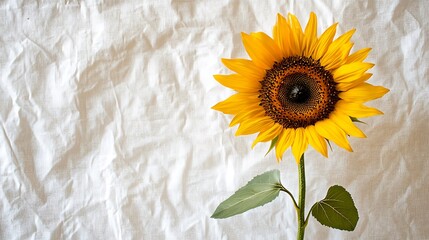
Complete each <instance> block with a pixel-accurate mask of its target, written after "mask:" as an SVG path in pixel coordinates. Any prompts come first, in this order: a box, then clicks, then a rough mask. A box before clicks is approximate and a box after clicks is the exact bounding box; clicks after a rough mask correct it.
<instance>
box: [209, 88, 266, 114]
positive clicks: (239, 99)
mask: <svg viewBox="0 0 429 240" xmlns="http://www.w3.org/2000/svg"><path fill="white" fill-rule="evenodd" d="M249 106H255V107H257V106H259V98H258V95H256V94H249V93H236V94H234V95H232V96H230V97H229V98H227V99H226V100H224V101H221V102H219V103H217V104H216V105H214V106H213V107H212V109H214V110H217V111H220V112H223V113H224V114H237V113H239V112H240V111H241V110H243V108H246V107H249Z"/></svg>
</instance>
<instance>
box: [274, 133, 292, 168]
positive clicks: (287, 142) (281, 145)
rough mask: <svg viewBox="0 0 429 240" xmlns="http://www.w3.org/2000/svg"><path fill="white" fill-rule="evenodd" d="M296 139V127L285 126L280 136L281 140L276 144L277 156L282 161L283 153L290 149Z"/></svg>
mask: <svg viewBox="0 0 429 240" xmlns="http://www.w3.org/2000/svg"><path fill="white" fill-rule="evenodd" d="M294 139H295V129H293V128H285V129H283V131H282V133H281V134H280V136H279V140H278V141H277V144H276V158H277V161H279V162H280V160H281V159H282V156H283V153H284V152H285V151H286V149H288V148H289V147H290V146H291V145H292V143H293V141H294Z"/></svg>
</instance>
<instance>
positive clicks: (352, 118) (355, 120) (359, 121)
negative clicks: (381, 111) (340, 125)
mask: <svg viewBox="0 0 429 240" xmlns="http://www.w3.org/2000/svg"><path fill="white" fill-rule="evenodd" d="M350 119H351V120H352V122H358V123H363V124H366V122H362V121H361V120H359V119H357V118H355V117H350Z"/></svg>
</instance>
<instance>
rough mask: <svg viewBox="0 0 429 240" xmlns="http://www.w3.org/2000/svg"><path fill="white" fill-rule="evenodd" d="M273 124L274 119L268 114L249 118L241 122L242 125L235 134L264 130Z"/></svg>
mask: <svg viewBox="0 0 429 240" xmlns="http://www.w3.org/2000/svg"><path fill="white" fill-rule="evenodd" d="M273 125H274V121H273V120H272V119H271V118H270V117H267V116H263V117H256V118H252V119H248V120H245V121H243V122H241V124H240V126H239V127H238V129H237V132H235V135H236V136H239V135H248V134H254V133H257V132H263V131H265V130H267V129H268V128H270V127H272V126H273Z"/></svg>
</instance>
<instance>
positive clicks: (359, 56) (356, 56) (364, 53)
mask: <svg viewBox="0 0 429 240" xmlns="http://www.w3.org/2000/svg"><path fill="white" fill-rule="evenodd" d="M370 51H371V48H362V49H360V50H359V51H356V52H355V53H353V54H352V55H350V56H349V57H348V58H347V61H346V63H352V62H363V61H364V60H365V58H366V57H368V54H369V52H370Z"/></svg>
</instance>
